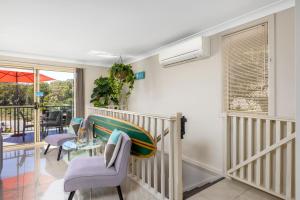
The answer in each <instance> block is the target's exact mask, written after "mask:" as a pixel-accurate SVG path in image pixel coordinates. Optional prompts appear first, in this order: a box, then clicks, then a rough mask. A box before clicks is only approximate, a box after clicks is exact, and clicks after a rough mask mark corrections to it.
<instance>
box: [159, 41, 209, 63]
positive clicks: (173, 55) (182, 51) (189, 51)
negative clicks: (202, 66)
mask: <svg viewBox="0 0 300 200" xmlns="http://www.w3.org/2000/svg"><path fill="white" fill-rule="evenodd" d="M209 56H210V40H209V38H208V37H203V36H198V37H194V38H191V39H187V40H184V41H182V42H180V43H179V44H175V45H173V46H170V47H167V48H165V49H163V50H162V51H161V52H160V53H159V63H160V64H161V65H163V66H165V67H168V66H173V65H176V64H180V63H183V62H189V61H193V60H198V59H203V58H206V57H209Z"/></svg>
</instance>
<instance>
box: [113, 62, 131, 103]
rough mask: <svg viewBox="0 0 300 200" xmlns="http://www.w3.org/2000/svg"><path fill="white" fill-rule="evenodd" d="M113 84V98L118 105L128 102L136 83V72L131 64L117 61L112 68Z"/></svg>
mask: <svg viewBox="0 0 300 200" xmlns="http://www.w3.org/2000/svg"><path fill="white" fill-rule="evenodd" d="M109 77H110V79H111V84H112V88H113V98H114V100H115V102H116V103H117V105H119V104H120V103H121V104H125V105H126V104H127V99H128V97H129V95H130V94H131V91H132V89H133V85H134V72H133V70H132V66H131V65H129V64H128V65H126V64H123V63H115V64H113V66H112V67H111V69H110V75H109Z"/></svg>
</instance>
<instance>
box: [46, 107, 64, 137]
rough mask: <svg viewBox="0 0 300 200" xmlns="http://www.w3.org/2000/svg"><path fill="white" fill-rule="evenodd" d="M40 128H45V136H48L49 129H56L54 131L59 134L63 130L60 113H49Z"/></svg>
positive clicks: (57, 111) (58, 111)
mask: <svg viewBox="0 0 300 200" xmlns="http://www.w3.org/2000/svg"><path fill="white" fill-rule="evenodd" d="M42 126H43V128H45V131H46V135H48V133H49V129H50V128H56V131H57V130H58V131H59V133H61V132H62V130H63V122H62V112H61V111H60V110H56V111H51V112H49V114H48V117H45V118H44V119H43V122H42Z"/></svg>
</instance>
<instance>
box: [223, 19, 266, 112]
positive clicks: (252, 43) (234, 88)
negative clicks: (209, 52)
mask: <svg viewBox="0 0 300 200" xmlns="http://www.w3.org/2000/svg"><path fill="white" fill-rule="evenodd" d="M267 26H268V25H267V23H264V24H260V25H258V26H255V27H251V28H248V29H246V30H242V31H239V32H236V33H233V34H230V35H226V36H224V37H223V59H224V60H223V62H224V66H225V69H226V71H225V72H226V79H225V80H226V83H225V87H226V88H225V98H226V104H227V106H226V107H227V110H228V111H232V112H252V113H267V112H268V27H267Z"/></svg>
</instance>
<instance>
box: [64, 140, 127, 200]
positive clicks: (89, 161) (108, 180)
mask: <svg viewBox="0 0 300 200" xmlns="http://www.w3.org/2000/svg"><path fill="white" fill-rule="evenodd" d="M122 137H123V138H122V144H121V148H120V150H119V152H118V156H117V158H116V161H115V164H114V166H112V167H110V168H106V166H105V164H104V158H103V157H102V156H97V157H79V158H77V159H74V160H72V161H71V162H70V165H69V168H68V170H67V172H66V174H65V178H64V190H65V192H70V195H69V200H72V199H73V197H74V194H75V191H76V190H81V189H91V188H99V187H117V190H118V195H119V198H120V200H123V196H122V192H121V186H120V185H121V183H122V182H123V180H124V179H125V177H126V176H127V168H128V163H129V156H130V149H131V140H130V138H129V136H128V135H126V134H124V135H122Z"/></svg>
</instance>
